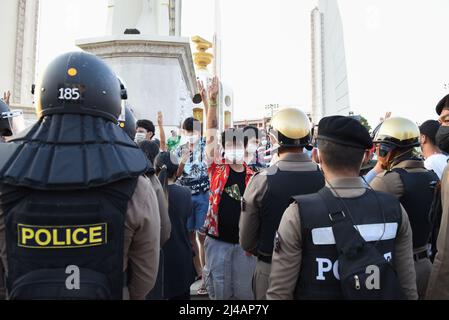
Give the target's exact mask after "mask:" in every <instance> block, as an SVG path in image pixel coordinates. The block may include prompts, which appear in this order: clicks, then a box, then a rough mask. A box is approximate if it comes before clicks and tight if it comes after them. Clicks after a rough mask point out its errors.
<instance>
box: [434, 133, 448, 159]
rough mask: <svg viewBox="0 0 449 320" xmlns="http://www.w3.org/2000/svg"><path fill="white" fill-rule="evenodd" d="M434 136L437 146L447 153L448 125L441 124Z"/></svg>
mask: <svg viewBox="0 0 449 320" xmlns="http://www.w3.org/2000/svg"><path fill="white" fill-rule="evenodd" d="M435 138H436V143H437V145H438V147H439V148H440V149H441V150H442V151H444V152H447V153H449V127H446V126H441V127H440V129H438V132H437V135H436V137H435Z"/></svg>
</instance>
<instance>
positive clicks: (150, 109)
mask: <svg viewBox="0 0 449 320" xmlns="http://www.w3.org/2000/svg"><path fill="white" fill-rule="evenodd" d="M108 9H109V18H108V25H107V29H108V32H110V35H107V36H105V37H102V38H94V39H83V40H78V41H77V42H76V44H77V46H79V47H80V48H81V49H83V50H85V51H88V52H91V53H93V54H95V55H97V56H99V57H100V58H102V59H104V60H105V61H106V62H107V63H108V64H109V65H110V66H111V67H112V69H114V71H115V72H116V73H117V74H118V75H119V76H120V77H121V78H122V79H123V81H124V83H125V85H126V87H127V89H128V103H129V105H130V106H131V108H132V109H133V111H134V113H135V114H136V117H137V118H146V119H150V120H152V121H153V122H156V119H157V111H159V110H161V111H162V112H163V114H164V118H165V121H164V122H165V125H166V126H167V127H176V126H179V125H180V123H181V121H182V120H183V119H184V118H186V117H188V116H191V115H192V112H193V111H192V109H193V103H192V97H193V96H194V95H195V94H196V93H197V86H196V76H195V69H194V66H193V57H192V52H191V49H190V42H189V39H188V38H182V37H180V23H181V21H180V20H181V0H170V1H169V0H115V1H113V0H110V1H109V7H108ZM133 29H134V32H135V30H136V29H137V30H138V31H139V32H140V34H124V32H125V30H133Z"/></svg>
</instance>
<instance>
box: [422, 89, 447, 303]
mask: <svg viewBox="0 0 449 320" xmlns="http://www.w3.org/2000/svg"><path fill="white" fill-rule="evenodd" d="M436 111H437V114H438V115H439V117H440V118H439V122H440V123H441V127H440V129H439V130H438V132H437V135H436V142H437V145H438V147H439V148H440V149H441V150H442V151H444V152H446V153H448V152H449V95H447V96H445V97H444V98H443V99H441V101H440V102H439V103H438V105H437V107H436ZM441 203H442V215H441V224H440V229H439V233H438V238H437V250H438V252H437V254H436V256H435V260H434V262H433V267H432V272H431V274H430V279H429V285H428V288H427V294H426V299H428V300H448V299H449V252H448V250H449V247H448V246H449V220H448V219H449V166H447V167H446V169H445V170H444V172H443V177H442V178H441Z"/></svg>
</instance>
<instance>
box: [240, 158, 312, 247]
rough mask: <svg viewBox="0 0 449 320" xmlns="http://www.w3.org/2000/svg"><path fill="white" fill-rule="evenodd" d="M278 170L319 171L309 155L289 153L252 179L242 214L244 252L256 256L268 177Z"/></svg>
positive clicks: (241, 236) (246, 192)
mask: <svg viewBox="0 0 449 320" xmlns="http://www.w3.org/2000/svg"><path fill="white" fill-rule="evenodd" d="M277 169H280V170H282V171H317V170H318V166H317V165H316V164H315V163H314V162H312V160H311V159H310V158H309V156H308V155H307V154H304V153H288V154H286V155H285V156H283V157H282V159H280V160H278V161H277V162H276V163H275V164H274V165H273V166H272V167H270V168H268V169H265V170H262V171H261V172H260V173H259V174H256V175H255V176H254V177H252V178H251V180H250V182H249V183H248V186H247V187H246V190H245V193H244V195H243V199H244V202H245V205H244V208H243V209H242V212H241V214H240V224H239V230H240V231H239V236H240V245H241V246H242V248H243V250H245V251H248V252H252V253H254V254H255V253H256V252H255V250H256V248H257V245H258V242H259V236H260V234H259V228H260V225H261V223H262V212H261V210H262V205H263V199H264V197H265V194H266V193H267V192H268V175H270V174H276V172H277ZM292 196H294V195H292ZM269 200H270V199H269ZM282 210H283V209H282ZM273 241H274V239H273Z"/></svg>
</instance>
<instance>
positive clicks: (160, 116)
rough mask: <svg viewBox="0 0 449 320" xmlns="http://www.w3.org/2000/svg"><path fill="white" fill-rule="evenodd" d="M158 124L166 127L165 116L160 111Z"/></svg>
mask: <svg viewBox="0 0 449 320" xmlns="http://www.w3.org/2000/svg"><path fill="white" fill-rule="evenodd" d="M157 124H158V125H159V126H163V125H164V116H163V115H162V111H158V113H157Z"/></svg>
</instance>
